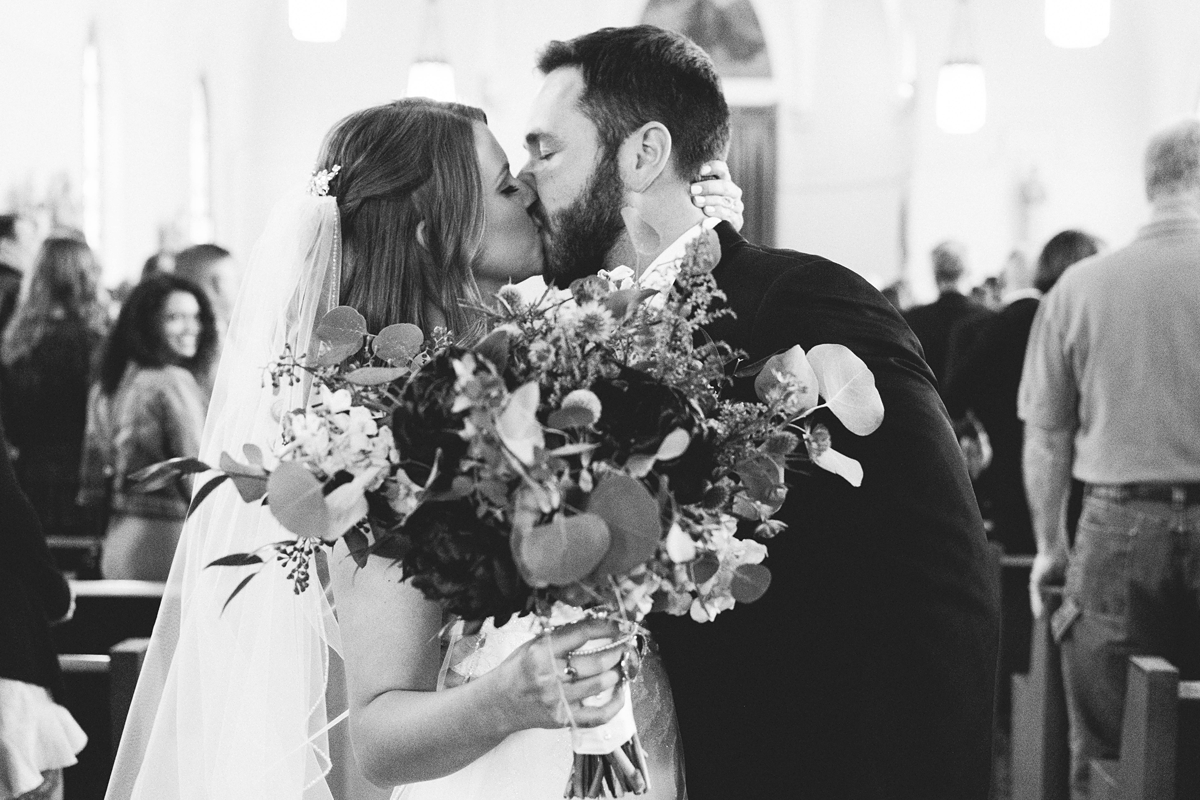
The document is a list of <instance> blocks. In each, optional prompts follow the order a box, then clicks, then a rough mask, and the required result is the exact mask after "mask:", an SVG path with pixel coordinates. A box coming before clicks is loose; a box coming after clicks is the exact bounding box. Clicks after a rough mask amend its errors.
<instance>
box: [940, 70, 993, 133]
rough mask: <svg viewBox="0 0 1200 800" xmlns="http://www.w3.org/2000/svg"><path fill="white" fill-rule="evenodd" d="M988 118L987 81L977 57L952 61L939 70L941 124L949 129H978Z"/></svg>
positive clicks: (956, 131)
mask: <svg viewBox="0 0 1200 800" xmlns="http://www.w3.org/2000/svg"><path fill="white" fill-rule="evenodd" d="M986 121H987V84H986V82H985V80H984V75H983V66H982V65H981V64H979V63H978V62H975V61H948V62H946V63H945V64H943V65H942V69H941V71H940V72H939V73H938V87H937V124H938V127H939V128H941V129H942V130H943V131H945V132H946V133H956V134H960V133H975V132H976V131H978V130H979V129H980V128H982V127H983V124H984V122H986Z"/></svg>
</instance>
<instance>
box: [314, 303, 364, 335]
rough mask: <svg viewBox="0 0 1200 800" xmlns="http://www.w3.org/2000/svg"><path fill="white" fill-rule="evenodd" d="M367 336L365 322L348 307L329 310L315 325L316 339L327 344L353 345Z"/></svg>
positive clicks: (361, 316) (360, 315)
mask: <svg viewBox="0 0 1200 800" xmlns="http://www.w3.org/2000/svg"><path fill="white" fill-rule="evenodd" d="M366 335H367V320H366V319H365V318H364V317H363V315H362V314H360V313H358V312H357V311H355V310H354V309H353V308H351V307H350V306H338V307H337V308H331V309H330V310H329V311H328V312H326V314H325V316H323V317H321V322H320V323H319V324H318V325H317V338H318V339H320V340H321V341H323V342H328V343H329V344H353V343H354V342H356V341H357V342H361V340H362V338H363V337H365V336H366Z"/></svg>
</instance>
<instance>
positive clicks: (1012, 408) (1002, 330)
mask: <svg viewBox="0 0 1200 800" xmlns="http://www.w3.org/2000/svg"><path fill="white" fill-rule="evenodd" d="M1099 250H1100V240H1099V239H1097V238H1096V237H1094V236H1091V235H1089V234H1087V233H1084V232H1083V231H1076V230H1067V231H1063V232H1062V233H1059V234H1057V235H1055V236H1054V237H1053V238H1052V239H1050V241H1049V242H1047V243H1046V246H1045V247H1044V248H1043V249H1042V252H1041V255H1040V256H1039V257H1038V261H1037V269H1036V272H1035V273H1034V278H1033V287H1032V288H1033V291H1032V292H1030V293H1026V294H1023V295H1018V296H1016V297H1017V299H1014V300H1013V301H1012V302H1010V303H1009V304H1008V305H1007V306H1006V307H1005V308H1004V309H1003V310H1002V311H1001V312H1000V313H999V314H998V315H996V316H995V317H994V318H992V319H990V320H988V321H987V322H986V323H984V325H983V326H982V329H981V331H980V332H979V334H978V336H977V338H976V340H975V342H974V345H973V346H972V347H971V349H970V350H969V351H968V352H967V354H966V355H965V356H964V357H963V359H962V360H961V363H960V364H959V365H958V367H957V368H956V369H955V371H954V374H953V375H952V376H951V377H950V380H949V381H948V382H947V384H946V387H945V391H944V393H943V397H944V398H945V400H946V408H947V410H948V411H949V412H950V416H951V417H952V418H954V419H959V418H961V417H963V416H965V415H966V413H967V412H968V411H970V412H973V413H974V415H975V416H976V417H977V418H978V419H979V421H980V423H981V424H982V425H983V428H984V430H985V431H987V433H988V436H989V438H990V440H991V445H992V465H991V467H990V468H989V469H988V473H989V475H990V477H991V479H992V481H991V488H992V492H993V494H992V501H993V514H992V521H993V523H994V526H995V527H994V530H993V538H994V539H996V540H997V541H999V542H1000V543H1002V544H1003V545H1004V549H1005V551H1006V552H1009V553H1032V552H1034V549H1035V548H1034V542H1033V529H1032V527H1031V523H1030V521H1029V506H1028V504H1027V502H1026V499H1025V485H1024V481H1023V479H1022V477H1021V447H1022V441H1023V437H1024V431H1023V426H1022V424H1021V421H1020V420H1019V419H1017V387H1018V386H1019V385H1020V383H1021V367H1022V365H1023V364H1024V362H1025V348H1026V346H1027V345H1028V343H1029V330H1030V328H1031V327H1032V325H1033V317H1034V314H1036V313H1037V309H1038V304H1039V302H1040V300H1039V298H1040V296H1041V295H1043V294H1045V293H1046V292H1048V291H1049V290H1050V287H1052V286H1053V285H1054V284H1055V282H1056V281H1058V279H1059V277H1060V276H1061V275H1062V274H1063V272H1064V271H1065V270H1066V268H1067V267H1069V266H1071V265H1072V264H1074V263H1075V262H1077V261H1080V260H1081V259H1084V258H1087V257H1088V256H1092V255H1095V254H1096V253H1097V252H1099Z"/></svg>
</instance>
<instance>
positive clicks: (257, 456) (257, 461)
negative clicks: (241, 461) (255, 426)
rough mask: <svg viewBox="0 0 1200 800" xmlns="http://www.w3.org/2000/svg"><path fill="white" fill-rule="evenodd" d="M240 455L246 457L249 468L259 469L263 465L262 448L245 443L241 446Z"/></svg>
mask: <svg viewBox="0 0 1200 800" xmlns="http://www.w3.org/2000/svg"><path fill="white" fill-rule="evenodd" d="M242 455H244V456H245V457H246V461H247V462H249V463H250V465H251V466H255V467H261V466H262V465H263V453H262V448H260V447H259V446H258V445H256V444H250V443H248V442H247V443H246V444H244V445H242Z"/></svg>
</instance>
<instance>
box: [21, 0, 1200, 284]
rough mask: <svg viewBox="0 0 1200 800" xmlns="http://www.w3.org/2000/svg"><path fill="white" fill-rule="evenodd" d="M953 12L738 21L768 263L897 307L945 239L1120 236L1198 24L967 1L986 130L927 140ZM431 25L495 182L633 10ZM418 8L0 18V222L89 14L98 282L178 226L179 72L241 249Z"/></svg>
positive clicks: (804, 5) (388, 93) (61, 164)
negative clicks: (1149, 142)
mask: <svg viewBox="0 0 1200 800" xmlns="http://www.w3.org/2000/svg"><path fill="white" fill-rule="evenodd" d="M954 5H955V3H954V2H953V1H952V0H757V2H755V6H756V9H757V13H758V14H759V18H760V21H761V22H762V24H763V27H764V30H765V33H766V36H767V41H768V47H769V50H770V54H771V61H772V67H773V70H774V78H773V81H772V83H771V85H770V86H769V88H767V89H766V90H762V89H761V87H759V88H758V89H754V90H753V91H749V92H748V93H747V90H744V87H740V86H735V85H733V84H731V88H730V92H729V93H730V96H731V98H733V99H734V100H735V101H739V102H757V101H761V100H762V99H763V98H764V97H765V98H766V99H767V100H768V101H774V102H777V104H778V119H779V131H778V136H779V143H780V150H779V154H778V165H779V175H778V186H779V201H778V216H777V224H776V230H777V239H778V244H779V245H780V246H786V247H792V248H796V249H802V250H807V251H810V252H819V253H822V254H825V255H828V256H830V257H832V258H835V259H837V260H840V261H842V262H844V263H846V264H847V265H848V266H851V267H853V268H855V269H857V270H859V271H861V272H863V273H864V274H865V275H867V276H868V277H869V278H870V279H872V280H873V281H875V282H877V283H879V284H881V285H882V284H884V283H887V282H890V281H891V280H893V279H894V278H896V277H897V276H899V275H902V274H907V276H908V277H909V279H910V280H911V281H912V283H913V285H914V288H915V289H916V291H917V294H918V296H919V297H920V296H927V295H928V294H929V293H931V291H932V287H931V285H930V282H929V281H928V279H927V277H926V272H927V263H928V259H927V253H928V250H929V249H930V248H931V247H932V246H933V245H934V244H935V243H936V242H937V241H939V240H941V239H943V238H948V237H955V238H960V239H962V240H964V241H965V242H966V243H967V244H968V246H969V247H970V250H971V256H972V264H973V269H974V272H975V278H976V279H979V278H982V277H983V276H984V275H987V274H992V273H995V272H996V271H997V270H998V269H999V268H1000V265H1001V263H1002V262H1003V260H1004V258H1005V256H1006V255H1007V254H1008V252H1009V251H1010V250H1011V249H1013V248H1014V247H1020V248H1023V249H1024V250H1026V251H1027V252H1028V253H1029V254H1030V255H1034V254H1035V253H1036V249H1037V248H1038V247H1040V245H1041V243H1042V242H1044V240H1045V239H1046V238H1047V237H1048V236H1050V235H1051V234H1053V233H1054V232H1056V231H1057V230H1060V229H1062V228H1063V227H1067V226H1081V227H1084V228H1086V229H1088V230H1091V231H1094V232H1096V233H1098V234H1100V235H1101V236H1103V237H1104V238H1106V239H1107V240H1108V241H1109V242H1111V243H1114V244H1119V243H1121V242H1123V241H1125V240H1127V239H1128V238H1129V237H1130V236H1132V234H1133V233H1134V231H1135V230H1136V228H1137V226H1138V225H1139V224H1140V222H1141V221H1142V220H1144V218H1145V214H1146V207H1145V203H1144V201H1143V200H1142V197H1141V190H1140V160H1141V150H1142V147H1143V145H1144V143H1145V140H1146V137H1147V136H1148V135H1149V133H1150V132H1151V131H1152V130H1154V129H1155V128H1157V127H1159V126H1161V125H1162V124H1163V123H1165V122H1167V121H1169V120H1171V119H1173V118H1177V117H1179V116H1182V115H1183V114H1185V113H1189V112H1193V111H1194V110H1195V109H1196V105H1197V99H1198V97H1197V95H1198V94H1200V41H1198V40H1200V6H1197V4H1196V3H1194V2H1193V0H1156V2H1155V3H1125V2H1115V3H1114V9H1115V12H1114V19H1113V33H1112V35H1111V36H1110V37H1109V39H1108V40H1107V41H1106V42H1105V43H1104V44H1102V45H1101V46H1100V47H1098V48H1093V49H1090V50H1084V51H1067V50H1060V49H1058V48H1055V47H1053V46H1051V45H1050V44H1049V42H1047V41H1046V40H1045V38H1044V36H1043V35H1042V32H1041V2H1040V0H976V1H975V2H972V3H971V12H972V17H973V21H974V32H975V37H974V41H975V49H976V52H977V54H978V56H979V58H980V59H981V61H982V62H983V64H984V66H985V68H986V70H987V79H988V91H989V97H988V100H989V117H988V123H987V125H986V126H985V128H984V129H983V130H982V131H981V132H979V133H977V134H972V135H968V136H950V135H948V134H944V133H942V132H941V131H940V130H938V129H937V128H936V126H935V125H934V121H933V116H934V98H935V89H936V80H937V69H938V67H939V66H940V64H941V62H942V60H943V59H944V58H945V54H946V50H947V46H948V39H949V24H950V16H951V12H952V10H953V7H954ZM438 6H439V13H440V15H441V30H442V37H443V42H444V49H445V51H446V55H447V56H448V57H449V59H450V60H451V61H452V63H453V64H454V65H455V67H456V70H457V79H458V85H459V91H460V96H461V99H462V100H463V101H465V102H469V103H474V104H478V105H481V106H483V107H484V108H485V109H486V110H487V111H488V113H489V116H490V118H491V122H492V127H493V129H494V130H495V131H496V133H497V136H498V138H499V139H500V141H501V144H502V145H503V146H504V147H505V149H506V150H507V151H508V153H509V155H510V158H511V159H512V160H513V164H514V167H519V165H520V163H521V162H522V151H521V137H522V133H523V124H524V120H525V111H526V109H527V108H528V105H529V102H530V100H531V98H532V97H533V95H534V93H535V92H536V90H537V77H536V75H535V73H534V68H533V62H534V54H535V52H536V50H537V49H538V47H539V46H540V45H541V44H543V43H544V42H545V41H547V40H549V39H552V38H563V37H569V36H572V35H575V34H578V33H582V32H584V31H587V30H590V29H593V28H596V27H600V26H602V25H625V24H631V23H634V22H636V21H637V20H638V19H639V17H640V14H641V10H642V7H643V3H642V0H608V1H606V2H603V3H597V2H592V1H589V0H486V1H485V0H440V2H439V4H438ZM424 8H425V7H424V4H423V3H419V2H417V1H416V0H350V17H349V21H348V26H347V30H346V32H345V35H344V36H343V38H342V40H341V41H339V42H337V43H334V44H306V43H301V42H297V41H295V40H294V39H292V37H291V35H290V33H289V31H288V29H287V24H286V3H284V2H283V0H279V1H278V2H270V3H246V2H238V1H237V0H211V1H210V2H206V3H195V2H187V0H104V2H101V1H100V0H53V2H46V3H7V4H5V6H4V9H3V11H2V12H0V13H2V14H3V16H4V22H5V24H4V25H2V26H0V75H4V76H5V77H4V78H3V79H0V108H3V109H4V111H5V113H3V114H0V205H7V204H8V203H7V202H6V201H7V197H8V193H9V191H10V190H11V189H12V188H13V187H17V188H20V187H24V186H29V185H32V186H33V188H34V192H35V193H37V192H38V191H40V187H42V186H44V185H45V184H46V183H47V182H48V181H49V180H50V177H51V176H53V175H55V174H58V173H66V174H68V175H70V176H71V178H72V181H73V183H74V185H75V186H76V188H77V187H78V185H79V179H80V173H81V156H80V152H81V147H82V140H81V135H82V134H81V127H80V122H79V107H80V103H81V99H80V81H79V58H80V53H81V51H82V47H83V44H84V42H85V41H86V37H87V29H88V24H89V21H91V20H95V22H96V26H97V34H98V36H99V41H100V46H101V54H102V69H103V70H104V81H105V84H104V103H105V106H104V108H105V116H104V135H105V140H104V158H103V166H104V181H105V182H104V213H105V217H104V219H105V223H104V229H103V234H104V235H103V240H102V242H101V247H102V252H103V255H104V259H105V263H106V265H107V269H108V277H109V280H110V282H114V283H115V282H116V281H118V280H120V279H121V278H124V277H129V276H132V275H134V274H136V271H137V269H138V268H139V267H140V264H141V261H142V260H144V259H145V257H146V256H147V255H149V254H150V252H152V251H153V250H155V249H156V248H157V247H158V245H159V240H160V230H161V229H163V228H168V229H171V228H174V229H177V230H178V229H185V222H186V212H187V201H188V186H187V183H188V130H189V116H190V108H191V104H190V103H191V90H192V84H193V81H194V80H195V76H196V75H198V74H199V73H200V72H201V71H203V72H204V73H205V74H206V75H207V77H208V82H209V92H210V100H211V106H212V112H211V114H212V144H213V173H214V177H213V183H214V186H213V194H214V198H213V199H214V202H213V209H214V217H215V226H216V233H217V239H218V241H220V242H222V243H224V244H226V245H228V246H230V247H231V248H232V249H233V250H234V251H235V253H237V254H240V255H242V256H245V255H247V254H248V253H249V250H250V247H251V245H252V243H253V241H254V238H255V236H256V235H257V232H258V231H259V230H260V229H261V226H262V223H263V221H264V220H265V217H266V214H267V212H268V210H269V208H270V206H271V204H272V202H273V201H274V200H275V199H276V198H277V197H278V196H279V195H280V194H281V193H282V192H284V191H285V190H286V189H287V188H288V187H289V186H292V185H296V184H298V183H300V182H302V181H303V179H304V177H305V176H306V175H307V173H308V171H309V169H310V168H311V164H312V161H313V159H314V157H315V155H316V151H317V148H318V145H319V142H320V138H321V136H322V134H323V133H324V132H325V131H326V130H327V129H328V128H329V126H330V125H332V124H333V123H334V122H335V121H336V120H337V119H338V118H340V117H341V116H342V115H344V114H346V113H348V112H349V111H352V110H354V109H356V108H360V107H362V106H365V105H368V104H373V103H378V102H384V101H386V100H389V99H392V98H396V97H399V96H401V95H402V94H403V92H404V88H405V81H406V72H407V68H408V65H409V63H410V62H411V61H412V59H413V58H414V57H415V55H416V53H417V48H418V40H419V38H420V36H421V34H422V31H423V29H424V28H423V19H424ZM906 42H908V46H907V48H906ZM906 54H907V55H906ZM908 80H913V81H914V86H915V92H914V93H913V94H912V96H911V97H909V96H907V95H906V94H905V92H904V88H903V85H904V84H905V83H906V81H908ZM1031 175H1036V181H1032V182H1028V183H1029V185H1032V186H1034V188H1040V191H1041V194H1043V195H1044V200H1042V201H1041V202H1039V203H1035V204H1032V205H1030V206H1029V208H1028V209H1027V213H1026V212H1025V211H1023V210H1022V205H1021V203H1020V202H1018V194H1019V188H1020V184H1021V183H1022V181H1027V179H1028V178H1029V177H1030V176H1031ZM905 203H906V204H907V209H908V213H907V222H906V223H902V217H901V207H902V206H903V205H904V204H905ZM905 242H907V261H906V259H905V251H904V250H903V249H902V247H903V244H904V243H905Z"/></svg>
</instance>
